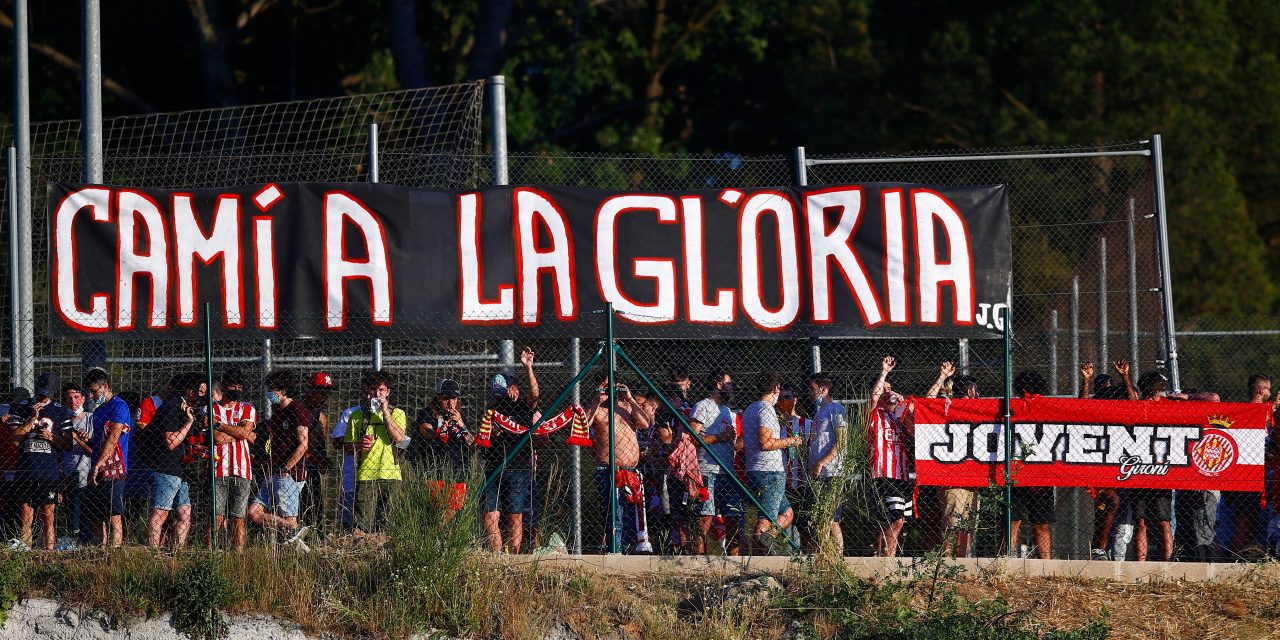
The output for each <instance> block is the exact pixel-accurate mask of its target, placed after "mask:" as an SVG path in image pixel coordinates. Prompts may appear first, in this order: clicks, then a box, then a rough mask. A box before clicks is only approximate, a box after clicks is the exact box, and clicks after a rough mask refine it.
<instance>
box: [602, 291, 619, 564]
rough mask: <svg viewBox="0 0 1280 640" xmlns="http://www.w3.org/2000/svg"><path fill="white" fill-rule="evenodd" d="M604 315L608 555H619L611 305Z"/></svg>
mask: <svg viewBox="0 0 1280 640" xmlns="http://www.w3.org/2000/svg"><path fill="white" fill-rule="evenodd" d="M605 313H607V314H608V318H606V325H605V327H606V329H605V331H606V341H607V342H608V343H609V344H608V346H607V347H606V348H607V349H608V350H609V353H608V356H609V360H608V363H609V480H608V482H609V553H619V551H618V480H617V478H618V460H617V458H616V457H615V456H614V449H613V440H614V438H613V432H614V427H615V426H616V425H617V423H616V422H614V412H615V408H614V401H615V399H616V398H615V396H616V394H615V393H614V387H613V385H614V384H615V383H616V375H617V369H618V353H617V351H615V350H614V342H613V303H612V302H610V303H607V305H606V307H605Z"/></svg>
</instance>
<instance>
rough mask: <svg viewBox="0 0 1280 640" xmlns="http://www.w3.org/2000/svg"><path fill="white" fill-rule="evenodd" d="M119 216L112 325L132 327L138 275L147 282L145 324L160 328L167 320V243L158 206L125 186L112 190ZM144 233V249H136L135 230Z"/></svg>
mask: <svg viewBox="0 0 1280 640" xmlns="http://www.w3.org/2000/svg"><path fill="white" fill-rule="evenodd" d="M116 214H117V215H118V216H119V225H120V235H119V236H118V242H117V243H116V245H117V247H118V248H117V250H116V253H117V260H118V261H119V265H120V276H119V277H118V278H117V279H116V328H118V329H132V328H133V298H134V295H133V285H134V281H135V280H136V279H137V277H138V276H145V277H146V278H147V279H148V280H149V281H150V284H151V292H150V293H151V313H150V314H149V317H150V320H149V321H148V326H150V327H151V328H152V329H163V328H165V327H166V326H167V325H168V324H169V243H168V239H167V238H166V237H165V231H164V216H162V215H161V214H160V206H159V205H157V204H156V203H155V201H154V200H152V199H151V198H149V197H147V195H146V194H144V193H142V192H139V191H132V190H129V189H121V190H120V191H118V192H116ZM139 222H141V224H138V223H139ZM139 230H145V231H146V234H147V252H146V253H145V254H143V253H138V246H137V245H138V235H139V234H138V231H139Z"/></svg>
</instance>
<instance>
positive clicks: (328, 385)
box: [311, 371, 334, 389]
mask: <svg viewBox="0 0 1280 640" xmlns="http://www.w3.org/2000/svg"><path fill="white" fill-rule="evenodd" d="M311 386H313V387H319V388H321V389H332V388H333V387H334V384H333V377H332V376H330V375H329V374H327V373H325V372H323V371H317V372H316V374H315V375H314V376H311Z"/></svg>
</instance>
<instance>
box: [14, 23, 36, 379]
mask: <svg viewBox="0 0 1280 640" xmlns="http://www.w3.org/2000/svg"><path fill="white" fill-rule="evenodd" d="M27 59H28V58H27V0H14V3H13V125H14V126H13V144H14V147H15V157H16V164H17V181H16V182H10V183H9V189H11V190H14V191H17V194H18V197H17V198H16V200H14V202H16V204H17V209H16V211H15V212H14V214H15V215H16V216H17V222H18V225H17V227H18V228H17V234H15V235H13V236H11V237H10V238H9V247H10V248H9V250H10V251H17V253H18V261H17V267H18V268H17V274H16V276H15V277H16V281H17V283H18V289H19V291H20V295H18V296H17V297H15V298H14V299H13V300H12V301H11V304H13V305H14V308H15V311H14V313H15V314H16V315H17V317H18V322H17V328H18V330H19V333H18V349H17V350H16V351H15V352H14V353H11V354H9V355H10V357H12V358H14V359H15V360H17V362H18V363H17V367H16V371H17V376H16V377H15V378H14V380H13V381H12V382H13V384H14V385H21V386H24V387H26V388H28V389H30V388H31V386H32V384H33V383H34V382H35V336H34V333H33V332H34V331H35V306H34V300H33V299H32V296H33V295H34V291H35V283H34V278H35V271H33V268H32V261H31V246H32V238H31V226H32V222H31V99H30V96H31V91H30V86H31V85H30V79H31V75H30V70H29V67H28V64H27Z"/></svg>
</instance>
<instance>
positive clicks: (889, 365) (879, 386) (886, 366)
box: [871, 356, 898, 409]
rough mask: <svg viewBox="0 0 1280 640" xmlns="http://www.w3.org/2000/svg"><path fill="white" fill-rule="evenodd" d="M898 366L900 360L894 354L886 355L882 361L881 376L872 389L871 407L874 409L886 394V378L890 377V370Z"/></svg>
mask: <svg viewBox="0 0 1280 640" xmlns="http://www.w3.org/2000/svg"><path fill="white" fill-rule="evenodd" d="M896 366H898V361H897V360H894V359H893V356H885V357H884V360H881V361H880V377H879V378H876V384H875V386H874V387H872V389H871V408H873V409H874V408H875V407H876V406H877V405H879V404H880V396H882V395H884V381H885V378H888V377H889V372H890V371H893V368H894V367H896Z"/></svg>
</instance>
